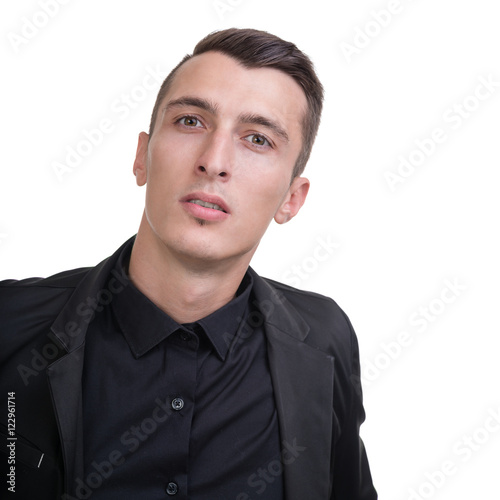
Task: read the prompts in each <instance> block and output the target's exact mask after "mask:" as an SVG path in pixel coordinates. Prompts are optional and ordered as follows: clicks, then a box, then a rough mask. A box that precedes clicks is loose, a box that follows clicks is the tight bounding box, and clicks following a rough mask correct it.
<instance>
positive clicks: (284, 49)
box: [149, 28, 323, 179]
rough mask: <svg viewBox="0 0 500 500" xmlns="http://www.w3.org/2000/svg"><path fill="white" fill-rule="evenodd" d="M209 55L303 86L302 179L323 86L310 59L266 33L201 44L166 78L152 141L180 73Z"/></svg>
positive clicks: (296, 171) (223, 36)
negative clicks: (217, 54) (275, 72)
mask: <svg viewBox="0 0 500 500" xmlns="http://www.w3.org/2000/svg"><path fill="white" fill-rule="evenodd" d="M209 51H215V52H220V53H222V54H225V55H227V56H229V57H232V58H233V59H235V60H236V61H238V62H239V63H240V64H242V65H243V66H244V67H246V68H275V69H278V70H280V71H282V72H284V73H286V74H287V75H289V76H291V77H292V78H293V79H294V80H295V81H296V82H297V83H298V84H299V85H300V87H301V88H302V90H303V91H304V94H305V96H306V99H307V110H306V112H305V114H304V117H303V119H302V150H301V151H300V153H299V156H298V158H297V161H296V162H295V166H294V168H293V174H292V179H293V178H295V177H297V176H298V175H300V174H301V173H302V172H303V171H304V168H305V166H306V163H307V160H308V159H309V155H310V154H311V149H312V146H313V143H314V139H315V138H316V134H317V132H318V128H319V123H320V119H321V110H322V108H323V86H322V85H321V82H320V81H319V79H318V77H317V75H316V72H315V71H314V66H313V64H312V62H311V60H310V59H309V57H307V56H306V55H305V54H304V53H303V52H302V51H300V50H299V49H298V48H297V47H296V46H295V45H294V44H293V43H291V42H287V41H285V40H282V39H281V38H279V37H277V36H275V35H272V34H271V33H267V32H266V31H259V30H254V29H237V28H230V29H227V30H221V31H215V32H213V33H211V34H209V35H207V36H206V37H205V38H203V39H202V40H200V41H199V42H198V44H197V45H196V47H195V48H194V50H193V53H192V54H191V55H190V54H188V55H186V56H185V57H184V58H183V59H182V61H181V62H180V63H179V64H178V65H177V66H176V67H175V68H174V69H173V70H172V71H171V72H170V74H169V75H168V76H167V78H165V80H164V82H163V84H162V86H161V88H160V91H159V92H158V96H157V98H156V103H155V105H154V108H153V113H152V115H151V123H150V125H149V135H150V137H151V136H152V134H153V131H154V127H155V123H156V118H157V115H158V111H159V107H160V104H161V102H162V101H163V98H164V97H165V95H166V94H167V92H168V90H169V89H170V86H171V85H172V81H173V79H174V76H175V74H176V72H177V70H178V69H179V68H180V67H181V66H182V65H183V64H184V63H185V62H186V61H188V60H189V59H191V58H192V57H194V56H197V55H200V54H204V53H205V52H209Z"/></svg>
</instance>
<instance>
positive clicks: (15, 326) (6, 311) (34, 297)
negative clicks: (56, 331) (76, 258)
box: [0, 268, 91, 338]
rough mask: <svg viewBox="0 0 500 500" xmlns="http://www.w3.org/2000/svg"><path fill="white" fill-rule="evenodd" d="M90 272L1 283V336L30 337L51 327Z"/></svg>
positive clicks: (83, 269) (72, 272)
mask: <svg viewBox="0 0 500 500" xmlns="http://www.w3.org/2000/svg"><path fill="white" fill-rule="evenodd" d="M90 269H91V268H79V269H72V270H69V271H63V272H61V273H58V274H55V275H53V276H49V277H47V278H38V277H34V278H25V279H21V280H13V279H11V280H4V281H0V332H1V333H0V335H1V336H2V337H5V336H9V337H12V336H13V335H15V336H16V337H25V338H26V337H28V336H29V333H31V332H37V331H43V330H44V329H46V328H48V327H49V326H50V324H51V323H52V322H53V321H54V319H55V318H56V317H57V315H58V314H59V312H60V311H61V309H62V308H63V307H64V305H65V304H66V302H67V301H68V300H69V298H70V297H71V295H72V294H73V292H74V291H75V289H76V288H77V287H78V285H79V284H80V282H81V281H82V280H83V278H84V277H85V276H86V275H87V274H88V272H89V270H90Z"/></svg>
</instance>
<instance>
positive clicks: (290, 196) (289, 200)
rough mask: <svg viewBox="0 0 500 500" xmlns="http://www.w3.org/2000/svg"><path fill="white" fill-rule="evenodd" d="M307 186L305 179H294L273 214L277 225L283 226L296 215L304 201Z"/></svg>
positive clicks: (307, 189) (307, 182) (307, 181)
mask: <svg viewBox="0 0 500 500" xmlns="http://www.w3.org/2000/svg"><path fill="white" fill-rule="evenodd" d="M309 184H310V183H309V180H308V179H306V178H305V177H295V179H294V180H293V181H292V183H291V184H290V187H289V188H288V192H287V194H286V196H285V198H284V200H283V202H282V203H281V205H280V207H279V208H278V211H277V212H276V213H275V214H274V220H275V221H276V222H277V223H278V224H284V223H285V222H288V221H289V220H290V219H293V218H294V217H295V216H296V215H297V214H298V212H299V210H300V207H301V206H302V205H303V204H304V202H305V201H306V196H307V193H308V191H309Z"/></svg>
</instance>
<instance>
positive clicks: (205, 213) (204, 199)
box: [180, 192, 230, 221]
mask: <svg viewBox="0 0 500 500" xmlns="http://www.w3.org/2000/svg"><path fill="white" fill-rule="evenodd" d="M180 201H181V203H182V205H183V206H184V209H185V210H186V211H187V212H188V213H189V214H191V215H192V216H194V217H195V218H197V219H203V220H209V221H222V220H225V219H226V218H227V217H229V213H230V212H229V208H228V206H227V204H226V202H225V201H224V200H223V199H222V198H220V197H219V196H216V195H211V194H208V193H203V192H196V193H190V194H188V195H187V196H184V197H183V198H182V199H181V200H180Z"/></svg>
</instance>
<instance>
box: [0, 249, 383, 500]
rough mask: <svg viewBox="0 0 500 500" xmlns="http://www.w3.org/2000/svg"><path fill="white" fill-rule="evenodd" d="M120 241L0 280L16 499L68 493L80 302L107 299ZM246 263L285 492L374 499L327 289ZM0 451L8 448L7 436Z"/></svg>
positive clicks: (349, 346)
mask: <svg viewBox="0 0 500 500" xmlns="http://www.w3.org/2000/svg"><path fill="white" fill-rule="evenodd" d="M130 242H131V240H129V241H128V242H126V243H125V244H124V245H123V246H125V245H127V244H130ZM123 246H122V247H120V248H119V249H118V250H117V251H116V252H115V253H114V254H113V255H112V256H111V257H109V258H108V259H106V260H104V261H103V262H101V263H100V264H99V265H97V266H96V267H94V268H81V269H75V270H71V271H65V272H62V273H59V274H56V275H54V276H51V277H49V278H46V279H42V278H29V279H25V280H21V281H16V280H7V281H2V282H0V342H1V346H0V386H1V392H0V394H1V396H2V401H3V403H2V408H4V409H3V411H2V412H1V425H0V432H1V433H2V434H6V433H7V424H8V422H7V411H6V398H7V393H8V392H15V402H16V407H15V415H16V419H15V436H16V437H17V441H16V455H15V460H16V463H15V471H16V492H17V496H16V498H22V499H29V500H32V499H37V500H43V499H47V500H49V499H50V500H52V499H56V498H61V496H62V497H63V498H65V500H70V499H73V498H78V496H76V492H75V480H76V479H77V478H81V479H84V478H83V457H82V454H83V453H82V450H83V446H82V442H83V432H82V393H81V374H82V367H83V363H84V362H85V361H84V356H83V355H84V345H85V334H86V327H87V325H88V322H89V315H88V314H87V312H88V305H86V304H89V303H92V299H95V298H97V299H98V298H99V297H101V298H104V297H106V300H107V301H109V300H110V294H109V293H107V294H106V293H104V294H103V290H106V287H107V283H108V279H109V277H110V272H111V270H112V269H113V267H114V265H115V263H116V260H117V258H118V255H119V253H120V251H121V250H122V248H123ZM249 272H251V273H252V275H253V279H254V289H253V290H254V293H255V297H256V299H257V301H258V307H259V310H260V311H261V313H262V321H263V324H264V330H265V333H266V336H267V341H268V356H269V364H270V369H271V377H272V382H273V388H274V394H275V401H276V408H277V412H278V417H279V427H280V438H281V442H282V443H287V444H286V445H285V448H287V449H291V450H293V451H290V453H289V454H287V455H286V460H285V463H286V465H284V466H283V480H284V485H285V492H286V499H287V500H309V499H311V500H321V499H336V500H373V499H376V498H377V494H376V492H375V489H374V487H373V484H372V480H371V475H370V470H369V466H368V461H367V458H366V453H365V450H364V446H363V443H362V441H361V439H360V438H359V426H360V425H361V423H362V422H363V420H364V410H363V405H362V397H361V389H360V385H359V380H360V378H359V354H358V344H357V340H356V336H355V334H354V331H353V329H352V326H351V324H350V322H349V319H348V318H347V316H346V315H345V314H344V313H343V311H342V310H341V309H340V308H339V307H338V306H337V304H336V303H335V302H334V301H333V300H331V299H329V298H326V297H324V296H321V295H318V294H314V293H310V292H304V291H301V290H297V289H294V288H291V287H289V286H286V285H283V284H280V283H277V282H274V281H271V280H267V279H263V278H261V277H259V276H258V275H257V274H256V273H255V272H254V271H253V270H252V269H249ZM111 300H112V298H111ZM94 303H96V302H94ZM84 310H85V311H86V314H83V312H82V311H84ZM106 411H107V409H103V418H105V414H106ZM10 423H11V424H12V421H11V422H10ZM2 441H3V442H4V443H5V441H4V439H2ZM1 450H2V452H5V451H6V450H7V451H8V449H7V448H6V446H5V444H3V445H2V447H1ZM0 458H2V454H0ZM7 459H8V457H6V456H4V457H3V458H2V468H5V467H6V466H7ZM2 470H5V469H2ZM2 477H3V478H5V475H2ZM7 486H8V485H7ZM5 487H6V485H5V483H4V486H3V488H5Z"/></svg>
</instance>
